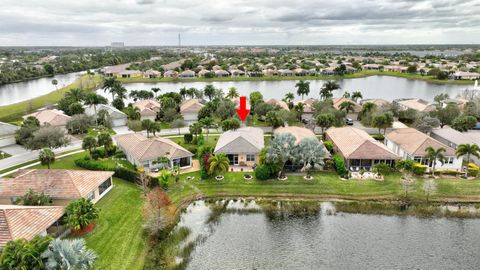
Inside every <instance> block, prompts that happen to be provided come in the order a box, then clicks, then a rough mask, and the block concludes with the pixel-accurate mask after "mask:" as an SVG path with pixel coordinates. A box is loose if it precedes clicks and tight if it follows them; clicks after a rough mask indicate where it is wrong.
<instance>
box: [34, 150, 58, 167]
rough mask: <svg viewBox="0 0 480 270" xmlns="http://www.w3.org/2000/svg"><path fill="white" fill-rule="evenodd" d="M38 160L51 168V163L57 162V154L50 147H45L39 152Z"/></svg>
mask: <svg viewBox="0 0 480 270" xmlns="http://www.w3.org/2000/svg"><path fill="white" fill-rule="evenodd" d="M38 160H40V163H41V164H42V165H47V167H48V169H50V164H52V163H54V162H55V154H54V153H53V151H52V150H51V149H50V148H43V149H42V150H41V151H40V153H39V154H38Z"/></svg>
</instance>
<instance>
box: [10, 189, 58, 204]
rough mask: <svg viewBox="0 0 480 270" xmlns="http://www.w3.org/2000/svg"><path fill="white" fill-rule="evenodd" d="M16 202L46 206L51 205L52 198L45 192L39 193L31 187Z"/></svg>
mask: <svg viewBox="0 0 480 270" xmlns="http://www.w3.org/2000/svg"><path fill="white" fill-rule="evenodd" d="M15 203H16V204H21V205H28V206H44V205H51V204H52V198H50V196H48V195H46V194H45V193H43V192H42V193H37V192H35V191H33V190H32V189H29V190H28V191H27V193H25V194H24V195H23V196H22V197H20V199H18V200H17V201H16V202H15Z"/></svg>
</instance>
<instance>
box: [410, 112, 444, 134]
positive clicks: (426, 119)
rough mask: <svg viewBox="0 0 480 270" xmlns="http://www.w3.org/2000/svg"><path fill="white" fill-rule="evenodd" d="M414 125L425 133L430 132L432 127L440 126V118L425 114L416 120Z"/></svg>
mask: <svg viewBox="0 0 480 270" xmlns="http://www.w3.org/2000/svg"><path fill="white" fill-rule="evenodd" d="M414 126H415V128H416V129H417V130H419V131H421V132H423V133H430V132H431V131H432V129H434V128H437V127H439V126H440V120H438V119H437V118H435V117H430V116H428V115H424V116H422V117H419V118H418V119H417V120H415V123H414Z"/></svg>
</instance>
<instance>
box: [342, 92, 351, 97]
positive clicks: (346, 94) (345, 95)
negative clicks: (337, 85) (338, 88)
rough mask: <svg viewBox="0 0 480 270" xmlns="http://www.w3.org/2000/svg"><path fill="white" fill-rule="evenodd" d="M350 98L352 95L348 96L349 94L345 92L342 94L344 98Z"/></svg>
mask: <svg viewBox="0 0 480 270" xmlns="http://www.w3.org/2000/svg"><path fill="white" fill-rule="evenodd" d="M351 96H352V94H350V92H347V91H345V93H343V97H344V98H350V97H351Z"/></svg>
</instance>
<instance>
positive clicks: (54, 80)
mask: <svg viewBox="0 0 480 270" xmlns="http://www.w3.org/2000/svg"><path fill="white" fill-rule="evenodd" d="M52 84H53V85H54V86H55V90H58V88H57V85H58V81H57V80H56V79H53V80H52Z"/></svg>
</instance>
